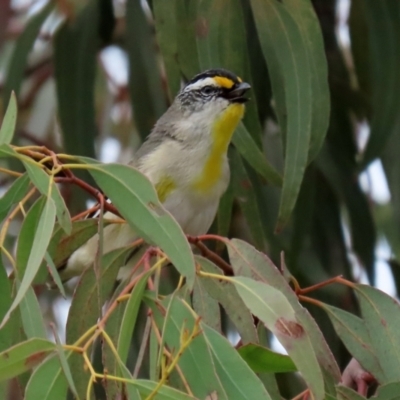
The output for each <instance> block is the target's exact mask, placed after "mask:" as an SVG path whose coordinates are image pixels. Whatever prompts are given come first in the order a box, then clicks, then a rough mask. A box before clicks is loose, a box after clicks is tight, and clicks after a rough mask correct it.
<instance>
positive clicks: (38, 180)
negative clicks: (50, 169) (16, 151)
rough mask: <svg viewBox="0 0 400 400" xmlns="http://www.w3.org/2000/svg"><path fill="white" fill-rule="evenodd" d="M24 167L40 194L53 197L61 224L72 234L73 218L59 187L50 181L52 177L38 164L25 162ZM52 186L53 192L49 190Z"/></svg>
mask: <svg viewBox="0 0 400 400" xmlns="http://www.w3.org/2000/svg"><path fill="white" fill-rule="evenodd" d="M24 166H25V169H26V172H27V173H28V175H29V178H30V179H31V181H32V183H33V184H34V185H35V186H36V188H37V189H38V190H39V192H40V193H42V194H43V195H44V196H49V195H50V196H51V198H52V199H53V201H54V204H55V206H56V213H57V219H58V222H59V224H60V225H61V227H62V228H63V229H64V231H65V232H66V233H67V234H69V233H71V229H72V223H71V216H70V214H69V211H68V208H67V206H66V204H65V201H64V199H63V197H62V196H61V193H60V191H59V189H58V187H57V185H56V184H55V183H54V181H51V180H50V176H49V175H47V174H46V173H45V172H44V171H43V170H42V169H41V168H40V167H39V166H38V165H37V164H34V163H28V162H24ZM50 186H51V191H50V190H49V187H50Z"/></svg>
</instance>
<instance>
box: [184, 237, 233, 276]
mask: <svg viewBox="0 0 400 400" xmlns="http://www.w3.org/2000/svg"><path fill="white" fill-rule="evenodd" d="M187 238H188V241H189V243H192V244H194V245H195V246H196V247H197V248H198V249H199V250H200V251H201V254H202V255H203V256H204V257H206V258H208V259H209V260H210V261H212V262H213V263H214V264H216V265H218V267H220V268H221V269H222V270H223V271H224V273H225V275H228V276H233V269H232V267H231V266H230V265H229V264H228V263H227V262H226V261H225V260H224V259H223V258H222V257H220V256H219V255H218V254H217V253H215V252H214V251H212V250H210V249H209V248H208V247H207V246H206V245H205V244H204V243H203V242H202V241H201V240H200V239H199V238H198V237H193V236H188V237H187Z"/></svg>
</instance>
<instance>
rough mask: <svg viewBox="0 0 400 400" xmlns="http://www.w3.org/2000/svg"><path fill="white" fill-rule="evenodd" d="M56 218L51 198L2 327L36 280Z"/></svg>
mask: <svg viewBox="0 0 400 400" xmlns="http://www.w3.org/2000/svg"><path fill="white" fill-rule="evenodd" d="M39 201H40V200H39ZM55 217H56V207H55V205H54V203H53V200H52V199H51V198H47V199H46V200H45V203H44V206H43V209H42V211H41V213H40V217H39V220H38V223H37V227H36V230H35V232H34V235H33V241H32V247H31V251H30V253H29V256H28V259H27V262H26V265H25V266H22V267H21V270H22V271H25V272H24V274H23V276H21V277H20V279H21V285H20V287H19V289H18V292H17V294H16V296H15V298H14V301H13V303H12V304H11V307H10V308H9V310H8V311H7V314H6V315H5V316H4V318H3V320H2V323H1V327H3V326H4V324H5V323H6V322H7V320H8V319H9V318H10V315H11V312H12V311H14V310H15V308H16V307H17V306H18V305H19V303H20V302H21V300H22V299H23V297H24V295H25V293H26V291H27V290H28V288H29V287H30V285H31V284H32V282H33V280H34V279H35V276H36V274H37V272H38V270H39V267H40V265H41V263H42V261H43V258H44V256H45V253H46V250H47V246H48V244H49V242H50V238H51V234H52V232H53V227H54V223H55Z"/></svg>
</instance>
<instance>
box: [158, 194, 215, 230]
mask: <svg viewBox="0 0 400 400" xmlns="http://www.w3.org/2000/svg"><path fill="white" fill-rule="evenodd" d="M218 203H219V198H213V197H211V198H209V197H208V196H207V199H205V198H202V196H197V195H195V194H194V193H190V194H189V193H187V192H186V193H183V191H181V190H176V191H174V192H173V193H171V195H170V196H169V197H168V198H167V200H166V201H165V203H164V204H163V205H164V207H165V208H166V209H167V210H168V211H169V212H170V213H171V214H172V216H173V217H174V218H175V219H176V220H177V222H178V223H179V225H180V226H181V228H182V230H183V232H184V233H185V234H187V235H192V236H198V235H204V234H205V233H207V231H208V229H209V228H210V226H211V224H212V222H213V220H214V218H215V214H216V213H217V209H218Z"/></svg>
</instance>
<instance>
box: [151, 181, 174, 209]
mask: <svg viewBox="0 0 400 400" xmlns="http://www.w3.org/2000/svg"><path fill="white" fill-rule="evenodd" d="M155 186H156V192H157V196H158V199H159V200H160V201H161V203H164V201H165V200H167V198H168V196H169V195H170V194H171V192H172V191H173V190H175V188H176V185H175V182H174V180H173V179H172V178H171V177H170V176H163V177H162V178H161V179H160V180H159V182H158V183H157V184H156V185H155Z"/></svg>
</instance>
